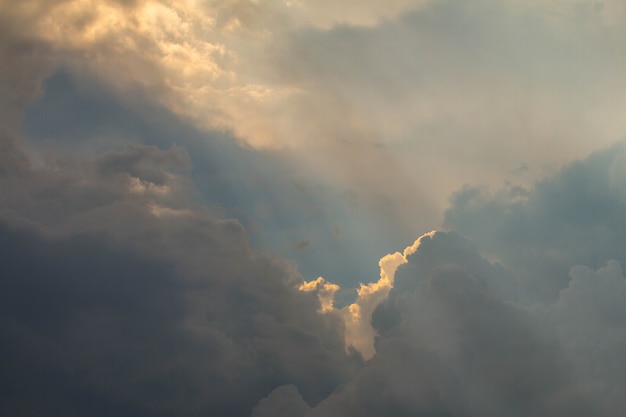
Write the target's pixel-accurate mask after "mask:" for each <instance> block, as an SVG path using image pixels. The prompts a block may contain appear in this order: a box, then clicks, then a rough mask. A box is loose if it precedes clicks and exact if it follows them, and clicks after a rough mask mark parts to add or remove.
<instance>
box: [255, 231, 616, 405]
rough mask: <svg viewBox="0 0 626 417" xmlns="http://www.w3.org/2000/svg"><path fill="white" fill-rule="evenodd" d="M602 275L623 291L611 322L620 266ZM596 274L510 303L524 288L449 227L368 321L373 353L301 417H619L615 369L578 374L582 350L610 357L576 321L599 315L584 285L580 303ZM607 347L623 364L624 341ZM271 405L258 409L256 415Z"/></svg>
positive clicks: (429, 239) (410, 259) (411, 262)
mask: <svg viewBox="0 0 626 417" xmlns="http://www.w3.org/2000/svg"><path fill="white" fill-rule="evenodd" d="M598 274H599V277H602V278H601V279H602V280H603V282H602V287H601V288H603V289H602V290H600V291H604V289H606V290H608V288H612V289H613V291H615V289H616V288H619V292H618V294H619V295H617V296H616V297H615V298H614V299H615V300H616V303H614V304H611V307H609V308H608V309H607V312H610V313H609V314H610V315H611V316H613V317H615V314H616V313H618V311H621V310H623V309H622V308H621V305H622V303H621V302H618V301H617V300H621V299H622V298H623V297H622V292H623V291H622V290H623V288H622V287H623V286H624V283H625V281H624V279H623V276H622V275H621V270H620V269H619V267H618V266H617V264H616V263H611V264H609V267H608V269H607V270H601V271H599V272H598ZM594 275H595V273H594V272H593V271H591V270H589V269H587V268H583V267H577V268H575V269H574V270H572V277H573V281H572V284H571V285H572V289H568V290H565V291H564V292H563V293H562V295H561V300H560V301H559V303H557V304H547V305H543V306H541V307H538V306H537V305H532V304H526V303H525V302H524V301H523V300H513V299H512V297H513V296H514V295H515V293H512V292H511V288H512V287H516V286H517V283H516V282H515V281H516V279H517V278H516V277H515V276H514V275H513V274H512V273H511V272H510V271H508V270H506V269H505V268H504V267H503V266H501V265H498V264H495V263H490V262H488V261H487V260H486V259H484V258H483V257H482V256H481V255H480V253H479V252H478V250H477V247H476V246H475V245H473V244H472V243H471V242H469V241H468V240H466V239H465V238H463V237H462V236H460V235H458V234H457V233H442V232H438V233H434V234H431V235H429V236H424V237H422V238H421V241H420V245H419V246H418V248H417V250H416V252H415V253H414V254H412V255H409V256H407V262H406V263H404V264H402V265H400V266H399V267H398V270H397V272H396V277H395V281H394V286H393V289H392V290H391V291H390V292H389V296H388V298H387V299H385V300H384V301H383V302H382V303H381V304H379V306H378V307H377V309H376V310H375V311H374V313H373V316H372V324H373V326H374V328H375V329H376V330H377V332H378V334H379V335H378V336H377V338H376V344H375V346H376V353H375V355H374V356H373V357H372V358H371V359H370V360H369V361H367V362H366V363H365V364H364V365H363V367H362V368H361V369H360V371H359V372H358V374H357V375H356V376H355V377H354V378H353V379H351V380H350V381H349V382H348V383H347V384H345V385H343V386H342V387H341V388H339V389H337V390H336V391H335V392H333V393H332V394H331V395H330V396H329V397H328V398H327V399H325V400H324V401H322V402H321V403H320V404H318V405H317V406H315V407H313V408H312V409H311V410H310V411H309V412H308V413H304V410H305V409H304V408H302V409H301V410H302V411H300V413H304V414H301V415H305V416H318V415H319V416H381V415H389V413H393V414H394V415H399V416H404V415H407V416H408V415H428V416H457V415H464V416H491V415H493V416H496V415H512V416H517V415H519V416H525V415H536V416H553V415H574V416H577V415H580V416H583V415H588V414H589V413H595V414H596V415H602V416H617V415H620V412H621V411H623V404H622V403H621V402H620V401H621V400H620V398H621V397H619V395H618V393H619V392H622V389H623V387H622V386H621V383H620V382H619V381H617V380H616V379H614V377H615V376H616V375H618V374H619V370H618V371H616V372H612V371H611V372H608V373H605V372H604V371H599V368H597V366H596V367H593V369H595V371H596V373H597V374H600V375H602V376H600V377H598V379H593V380H590V379H589V378H588V377H587V376H586V375H585V373H584V371H583V370H582V368H581V369H578V370H577V367H579V366H581V365H583V366H590V365H591V364H590V363H589V359H587V360H583V361H579V360H578V359H579V358H577V357H576V356H575V355H582V356H584V357H586V358H591V357H595V358H601V357H602V356H598V355H597V354H598V353H600V352H598V351H597V347H595V346H590V348H592V349H596V355H594V356H588V355H589V353H591V351H592V349H589V350H587V348H589V347H588V346H584V344H581V343H580V341H581V340H584V341H587V340H589V341H590V342H592V343H593V338H591V337H589V336H587V335H586V334H585V333H580V332H579V331H578V330H582V329H584V328H588V329H591V328H594V329H596V330H598V326H597V324H599V323H594V325H591V326H589V327H587V326H586V325H583V326H581V327H580V328H579V327H578V324H579V317H587V316H588V315H587V314H586V313H585V312H586V311H587V309H588V307H587V306H586V305H589V307H591V308H594V309H595V308H597V307H599V303H598V304H596V303H597V302H598V301H600V298H598V297H596V296H595V295H592V294H593V293H592V292H587V291H585V290H582V291H581V293H583V292H584V293H586V294H587V295H585V296H583V297H584V298H585V299H586V301H584V302H580V301H578V300H575V297H576V296H573V293H574V292H578V289H580V288H581V287H580V286H581V283H582V280H586V281H587V283H585V284H583V285H590V286H593V285H594V284H593V283H592V282H591V280H594V279H595V276H594ZM583 276H584V277H583ZM579 280H580V281H581V282H580V283H579ZM573 288H577V290H573ZM594 292H597V291H594ZM581 295H582V294H581ZM622 301H623V300H622ZM590 302H591V303H590ZM590 304H591V305H590ZM565 305H567V307H565ZM618 305H619V307H618ZM569 309H571V310H569ZM565 311H567V312H565ZM581 314H582V316H581ZM592 317H597V316H595V315H594V316H592ZM617 317H620V321H619V322H618V324H617V326H618V327H617V328H619V329H620V331H621V330H622V326H623V320H621V319H622V318H623V317H621V313H618V316H617ZM585 320H589V319H585ZM604 320H606V318H602V319H600V320H599V322H604ZM590 324H591V323H590ZM574 329H576V330H574ZM598 331H599V333H602V336H600V335H599V334H596V335H595V336H596V337H597V338H598V339H596V340H602V339H603V338H604V337H607V336H608V335H609V334H611V330H608V329H605V328H602V327H600V330H598ZM608 340H610V341H611V342H612V343H608V344H607V345H608V346H607V348H605V350H604V351H603V353H609V352H610V356H609V357H608V358H607V363H610V362H611V361H612V360H618V356H615V355H616V354H617V352H618V351H619V349H618V346H621V344H620V343H622V342H623V338H622V337H621V336H618V337H617V338H609V339H608ZM617 340H621V342H617ZM596 343H597V342H596ZM583 351H584V353H583ZM596 365H597V364H596ZM584 369H587V370H590V369H591V367H590V368H584ZM607 387H610V388H608V390H607ZM602 388H604V390H602ZM594 389H595V390H594ZM607 392H609V393H610V394H607ZM289 394H290V395H289V396H287V395H285V397H286V399H285V402H286V403H285V404H300V401H299V399H298V397H297V396H295V397H294V395H295V394H296V393H295V391H293V390H291V391H290V393H289ZM281 397H282V394H281V395H279V394H278V393H277V394H276V395H272V396H270V397H269V398H268V400H267V401H268V403H267V406H268V407H269V405H270V404H272V407H273V408H272V410H273V411H274V414H273V415H275V416H282V415H289V414H281V413H280V411H279V410H280V407H279V406H278V405H277V404H276V403H275V402H274V401H276V402H278V401H279V399H280V398H281ZM270 399H271V401H270ZM607 399H610V400H608V401H607ZM278 404H280V402H279V403H278ZM263 409H264V406H263V404H260V405H259V408H258V410H263ZM261 415H262V414H261Z"/></svg>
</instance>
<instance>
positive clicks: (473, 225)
mask: <svg viewBox="0 0 626 417" xmlns="http://www.w3.org/2000/svg"><path fill="white" fill-rule="evenodd" d="M625 152H626V151H625V144H624V143H623V142H621V143H617V144H615V145H614V146H611V147H610V148H607V149H605V150H601V151H597V152H595V153H593V154H592V155H591V156H589V157H588V158H586V159H584V160H581V161H577V162H573V163H570V164H568V165H567V166H566V167H564V168H563V170H562V171H561V172H559V173H558V174H556V175H554V176H551V177H548V178H546V179H544V180H542V181H540V182H538V183H537V184H536V185H535V186H534V187H532V188H531V189H523V188H519V187H507V188H504V189H502V190H500V191H498V192H496V193H494V194H491V193H489V192H487V191H485V190H481V189H480V188H476V187H467V188H465V189H463V190H461V191H459V192H457V193H456V194H455V195H454V196H453V197H452V200H451V205H450V208H449V209H448V210H447V211H446V214H445V222H444V223H445V225H446V226H447V227H449V228H452V229H455V230H458V231H460V232H461V233H463V234H465V235H466V236H469V237H471V238H472V239H473V240H475V241H476V242H477V244H478V245H479V246H480V247H481V249H482V250H483V251H484V252H485V253H486V254H487V255H489V256H492V257H494V258H495V259H499V260H501V261H502V262H504V263H505V264H506V265H507V266H509V267H510V268H512V269H514V270H515V271H516V272H518V273H519V274H520V275H521V276H523V277H524V279H525V280H526V282H527V285H528V286H529V287H532V288H533V293H534V294H535V295H537V296H542V297H547V298H551V299H554V298H555V297H557V296H558V292H559V291H560V290H562V289H563V288H565V287H566V286H567V285H568V282H569V269H570V268H571V267H572V266H574V265H577V264H583V265H587V266H590V267H592V268H599V267H601V266H603V265H604V264H605V263H606V262H607V261H608V260H609V259H616V260H619V261H620V262H621V263H622V264H626V258H625V257H624V253H626V247H624V242H625V238H626V230H625V229H624V225H625V224H626V217H625V216H626V195H625V194H624V190H625V189H626V184H625V178H626V176H625V175H624V172H625V166H626V165H625V162H624V161H625V155H626V153H625Z"/></svg>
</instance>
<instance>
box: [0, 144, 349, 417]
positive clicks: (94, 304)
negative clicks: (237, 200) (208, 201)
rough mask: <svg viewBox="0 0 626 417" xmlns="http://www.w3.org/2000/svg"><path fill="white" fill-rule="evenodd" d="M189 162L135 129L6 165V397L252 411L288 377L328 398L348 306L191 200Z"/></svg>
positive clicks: (344, 365) (28, 403)
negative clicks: (106, 143)
mask: <svg viewBox="0 0 626 417" xmlns="http://www.w3.org/2000/svg"><path fill="white" fill-rule="evenodd" d="M190 168H191V167H190V160H189V156H188V154H187V153H186V151H185V150H183V149H182V148H179V147H172V148H170V149H169V150H161V149H158V148H156V147H154V146H142V145H132V146H128V147H126V148H125V149H123V150H120V151H115V152H108V153H104V154H101V155H99V156H97V157H95V158H87V157H83V158H78V157H74V158H69V157H66V158H65V159H58V160H54V159H53V160H50V161H48V163H47V165H46V166H42V167H28V168H27V169H25V170H23V171H21V172H18V171H13V172H12V175H11V176H10V177H6V176H5V177H3V178H2V181H0V187H1V189H2V192H3V196H4V198H3V203H2V206H1V210H0V216H1V218H2V221H1V223H0V225H1V227H0V245H1V246H2V253H3V271H4V273H3V288H4V290H3V292H2V295H1V296H0V297H1V298H2V300H1V302H0V304H2V311H1V313H2V314H1V320H0V339H1V340H2V343H1V344H2V346H3V348H2V354H1V355H0V361H1V362H2V368H3V369H4V370H5V372H4V373H3V378H2V382H1V384H2V386H3V392H5V393H7V396H6V397H4V398H3V405H2V408H3V411H4V412H8V413H12V414H25V415H56V414H58V413H61V414H65V415H71V414H89V415H109V414H110V413H115V414H120V415H130V414H132V415H171V414H172V413H174V414H176V415H199V414H206V413H208V414H228V415H233V416H236V415H241V416H247V415H249V413H250V412H251V410H252V408H253V406H254V404H256V403H257V402H258V401H259V400H260V399H262V398H263V397H265V396H267V395H268V394H269V393H270V392H271V391H272V390H273V389H275V388H276V387H279V386H281V385H284V384H296V385H297V386H298V388H299V390H300V392H302V394H303V395H304V398H306V400H307V401H309V402H311V403H312V404H315V403H317V402H318V401H320V400H321V399H323V398H325V397H326V396H327V395H328V394H329V393H330V392H331V391H332V390H333V389H334V388H335V387H336V386H337V385H338V384H340V383H342V382H344V381H346V380H348V379H349V377H350V375H351V374H352V373H353V371H354V369H355V368H356V367H357V366H358V364H359V362H360V359H359V358H358V356H356V355H349V354H347V353H346V350H345V347H344V335H343V325H342V323H341V322H340V320H338V319H337V318H335V317H333V316H326V315H321V314H319V313H318V310H321V309H322V307H323V306H322V305H321V304H320V302H319V301H318V299H317V297H316V296H315V294H312V293H309V292H306V291H301V290H299V287H300V286H301V285H303V284H304V280H303V279H302V277H301V276H300V274H299V273H298V272H297V270H296V269H295V266H294V265H293V264H291V263H289V262H287V261H284V260H281V259H278V258H275V257H272V256H269V255H260V254H256V253H255V252H253V251H252V250H251V248H250V247H249V245H248V243H247V237H246V233H245V230H244V229H243V227H242V226H241V225H240V224H239V222H237V221H236V220H233V219H226V220H218V219H216V218H215V217H214V216H213V215H211V214H210V213H209V212H208V211H207V210H206V209H204V208H202V207H197V206H196V205H195V204H194V203H193V201H194V199H193V192H194V190H193V186H192V184H191V182H190V181H189V178H188V175H189V170H190ZM307 358H308V359H307Z"/></svg>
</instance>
